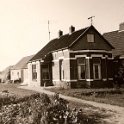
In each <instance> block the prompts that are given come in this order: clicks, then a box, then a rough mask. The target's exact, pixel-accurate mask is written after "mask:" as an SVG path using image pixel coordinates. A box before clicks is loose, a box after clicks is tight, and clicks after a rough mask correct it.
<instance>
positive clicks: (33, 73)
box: [32, 64, 37, 80]
mask: <svg viewBox="0 0 124 124" xmlns="http://www.w3.org/2000/svg"><path fill="white" fill-rule="evenodd" d="M32 79H33V80H35V79H37V71H36V64H33V65H32Z"/></svg>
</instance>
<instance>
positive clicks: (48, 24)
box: [48, 20, 50, 41]
mask: <svg viewBox="0 0 124 124" xmlns="http://www.w3.org/2000/svg"><path fill="white" fill-rule="evenodd" d="M49 25H50V23H49V20H48V33H49V41H50V27H49Z"/></svg>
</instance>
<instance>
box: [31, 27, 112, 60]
mask: <svg viewBox="0 0 124 124" xmlns="http://www.w3.org/2000/svg"><path fill="white" fill-rule="evenodd" d="M91 27H93V28H94V26H92V25H91V26H90V27H86V28H83V29H80V30H77V31H74V32H73V33H72V34H65V35H62V36H61V37H59V38H56V39H53V40H51V41H50V42H49V43H48V44H47V45H46V46H44V47H43V48H42V49H41V50H40V51H39V52H38V53H37V54H36V55H35V56H34V57H33V58H32V59H31V60H30V61H33V60H39V59H41V58H42V59H43V58H45V56H46V55H47V54H49V53H51V52H53V51H56V50H59V49H66V48H69V47H71V46H72V45H73V44H74V43H75V42H76V41H77V40H78V39H79V38H80V37H82V36H83V35H84V34H85V32H86V31H87V30H88V29H90V28H91ZM94 29H95V28H94ZM95 30H96V29H95ZM96 31H97V30H96ZM98 33H99V32H98ZM101 36H102V35H101ZM102 37H103V36H102ZM103 38H104V37H103ZM105 40H106V39H105ZM106 42H107V43H108V44H109V42H108V41H106ZM109 45H110V47H111V48H113V47H112V46H111V44H109Z"/></svg>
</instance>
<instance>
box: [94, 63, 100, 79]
mask: <svg viewBox="0 0 124 124" xmlns="http://www.w3.org/2000/svg"><path fill="white" fill-rule="evenodd" d="M95 66H97V67H98V72H97V73H98V78H97V77H96V71H95ZM93 79H94V80H101V63H93Z"/></svg>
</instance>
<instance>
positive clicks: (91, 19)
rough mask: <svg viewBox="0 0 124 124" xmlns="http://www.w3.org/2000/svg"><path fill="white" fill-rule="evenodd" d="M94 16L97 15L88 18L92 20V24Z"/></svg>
mask: <svg viewBox="0 0 124 124" xmlns="http://www.w3.org/2000/svg"><path fill="white" fill-rule="evenodd" d="M93 18H95V16H91V17H89V18H88V19H90V21H91V25H93Z"/></svg>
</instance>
